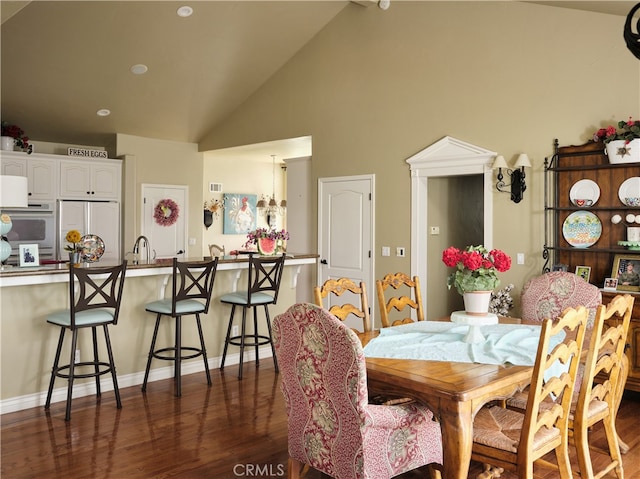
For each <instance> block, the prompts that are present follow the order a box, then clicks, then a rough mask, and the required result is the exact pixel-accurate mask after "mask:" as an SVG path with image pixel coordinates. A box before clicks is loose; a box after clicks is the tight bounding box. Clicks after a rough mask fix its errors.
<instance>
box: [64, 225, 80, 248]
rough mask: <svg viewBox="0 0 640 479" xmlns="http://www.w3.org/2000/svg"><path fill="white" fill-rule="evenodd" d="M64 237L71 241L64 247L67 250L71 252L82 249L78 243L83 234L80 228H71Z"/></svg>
mask: <svg viewBox="0 0 640 479" xmlns="http://www.w3.org/2000/svg"><path fill="white" fill-rule="evenodd" d="M64 239H65V240H66V241H68V242H69V243H71V244H68V245H67V246H65V247H64V249H65V250H67V251H71V252H76V251H80V245H79V244H78V243H79V242H80V240H81V239H82V235H80V232H79V231H78V230H69V232H68V233H67V236H65V238H64Z"/></svg>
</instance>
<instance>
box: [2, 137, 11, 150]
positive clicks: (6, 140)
mask: <svg viewBox="0 0 640 479" xmlns="http://www.w3.org/2000/svg"><path fill="white" fill-rule="evenodd" d="M13 144H14V141H13V138H12V137H11V136H0V150H5V151H13Z"/></svg>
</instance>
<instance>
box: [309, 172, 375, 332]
mask: <svg viewBox="0 0 640 479" xmlns="http://www.w3.org/2000/svg"><path fill="white" fill-rule="evenodd" d="M374 179H375V177H374V176H373V175H366V176H351V177H337V178H320V179H319V180H318V222H319V224H318V253H319V255H320V265H319V267H318V284H319V285H320V284H323V283H324V282H325V281H326V280H327V279H337V278H342V277H347V278H350V279H351V280H353V281H355V282H356V283H359V282H360V281H364V282H365V285H366V286H367V293H368V294H367V296H368V299H369V308H370V310H371V311H370V315H371V319H372V320H373V319H374V315H373V308H371V304H372V300H373V296H372V294H373V293H374V292H375V282H374V277H373V274H374V271H375V269H374V266H373V248H374V245H373V238H374V235H373V212H374V206H373V193H372V192H373V190H374ZM329 301H330V302H329V303H328V305H327V306H328V307H331V306H333V304H340V303H339V302H340V301H341V302H347V303H353V304H358V301H357V298H356V299H354V298H349V297H348V296H347V295H343V296H341V297H340V298H336V297H330V300H329ZM352 320H353V321H354V323H353V324H349V321H352ZM347 325H348V326H350V327H354V328H358V329H361V328H362V321H361V320H358V319H357V318H351V319H349V320H348V321H347Z"/></svg>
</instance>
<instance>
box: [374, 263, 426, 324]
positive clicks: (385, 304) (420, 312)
mask: <svg viewBox="0 0 640 479" xmlns="http://www.w3.org/2000/svg"><path fill="white" fill-rule="evenodd" d="M388 288H392V289H393V293H394V296H389V297H386V296H385V294H386V291H387V290H388ZM376 291H377V295H378V306H379V308H380V321H381V323H382V327H383V328H387V327H389V326H397V325H399V324H406V323H412V322H413V318H412V317H411V313H412V312H415V314H416V319H417V320H418V321H424V309H423V307H422V293H421V291H420V279H419V278H418V277H417V276H414V277H413V279H412V278H410V277H409V276H408V275H406V274H405V273H402V272H400V273H389V274H387V275H385V276H384V278H382V279H381V280H380V279H379V280H377V281H376ZM394 309H395V311H396V312H392V310H394Z"/></svg>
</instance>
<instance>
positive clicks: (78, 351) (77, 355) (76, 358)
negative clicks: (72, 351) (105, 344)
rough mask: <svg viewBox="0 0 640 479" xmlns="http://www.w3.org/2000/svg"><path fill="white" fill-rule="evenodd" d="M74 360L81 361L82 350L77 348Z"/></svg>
mask: <svg viewBox="0 0 640 479" xmlns="http://www.w3.org/2000/svg"><path fill="white" fill-rule="evenodd" d="M73 361H74V362H75V363H76V364H78V363H79V362H80V350H79V349H76V357H75V358H74V359H73Z"/></svg>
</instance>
